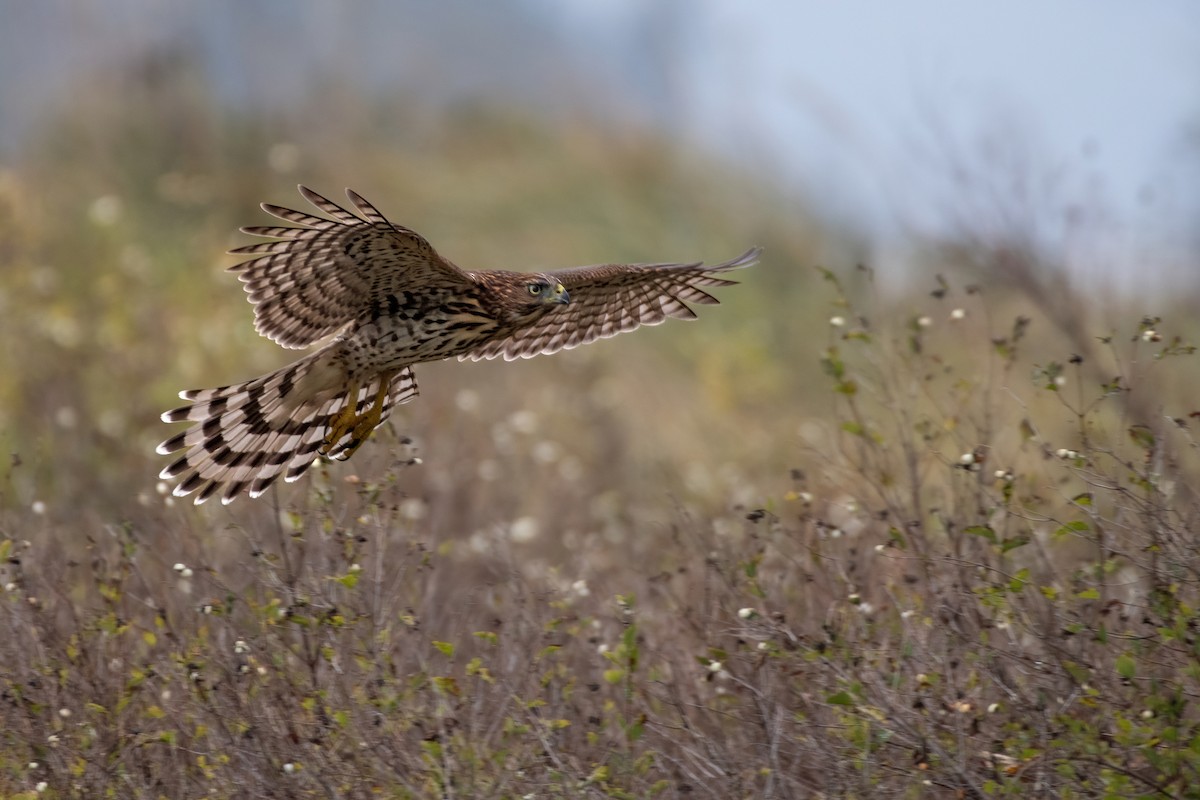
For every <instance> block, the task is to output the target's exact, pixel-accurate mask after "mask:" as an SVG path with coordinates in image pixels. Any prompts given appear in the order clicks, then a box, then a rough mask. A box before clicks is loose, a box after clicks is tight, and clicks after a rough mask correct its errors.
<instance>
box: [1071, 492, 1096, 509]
mask: <svg viewBox="0 0 1200 800" xmlns="http://www.w3.org/2000/svg"><path fill="white" fill-rule="evenodd" d="M1071 502H1072V503H1074V504H1075V505H1077V506H1090V505H1091V504H1092V493H1091V492H1084V493H1083V494H1077V495H1075V496H1074V497H1072V498H1071Z"/></svg>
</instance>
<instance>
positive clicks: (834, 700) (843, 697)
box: [825, 691, 854, 706]
mask: <svg viewBox="0 0 1200 800" xmlns="http://www.w3.org/2000/svg"><path fill="white" fill-rule="evenodd" d="M825 702H826V703H829V704H830V705H833V706H852V705H854V698H853V697H851V696H850V693H849V692H846V691H841V692H838V693H837V694H831V695H829V697H826V698H825Z"/></svg>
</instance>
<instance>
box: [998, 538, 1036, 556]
mask: <svg viewBox="0 0 1200 800" xmlns="http://www.w3.org/2000/svg"><path fill="white" fill-rule="evenodd" d="M1027 544H1029V537H1028V536H1014V537H1012V538H1011V539H1005V540H1004V541H1002V542H1000V552H1001V553H1007V552H1009V551H1010V550H1016V549H1017V548H1018V547H1024V546H1025V545H1027Z"/></svg>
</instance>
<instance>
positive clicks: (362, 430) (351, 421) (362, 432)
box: [324, 372, 396, 461]
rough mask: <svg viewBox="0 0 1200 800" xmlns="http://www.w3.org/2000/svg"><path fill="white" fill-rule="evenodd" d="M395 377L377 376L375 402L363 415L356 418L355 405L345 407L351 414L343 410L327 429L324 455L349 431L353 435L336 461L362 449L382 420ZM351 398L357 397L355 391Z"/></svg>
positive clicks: (386, 374) (391, 374)
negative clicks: (377, 383) (384, 406)
mask: <svg viewBox="0 0 1200 800" xmlns="http://www.w3.org/2000/svg"><path fill="white" fill-rule="evenodd" d="M395 375H396V373H394V372H385V373H383V374H381V375H380V376H379V388H378V389H377V390H376V391H375V402H373V403H372V404H371V407H370V408H368V409H367V411H366V413H365V414H363V415H362V416H358V414H357V413H355V412H356V410H357V403H355V404H353V405H348V406H347V407H346V408H347V409H349V411H350V412H351V413H350V414H349V415H347V414H346V412H345V410H343V411H342V413H341V414H339V415H338V416H337V418H336V419H335V420H334V422H333V425H332V426H331V427H330V429H329V435H328V436H326V437H325V445H324V452H325V453H328V452H329V450H330V449H332V448H333V447H334V445H336V444H337V442H338V440H339V439H341V438H342V437H343V436H345V435H346V434H347V433H349V432H350V431H351V430H353V435H352V437H351V439H350V442H349V443H348V444H347V445H346V447H345V448H343V449H342V451H341V452H340V453H338V454H337V458H338V460H339V461H345V460H346V459H348V458H350V456H352V455H354V452H355V451H356V450H358V448H360V447H362V443H363V442H365V441H366V440H367V437H368V436H370V435H371V431H373V430H375V428H376V427H377V426H378V425H379V422H380V420H381V419H382V418H383V404H384V402H385V401H386V400H387V396H388V391H389V390H390V389H391V384H392V378H393V377H395ZM351 396H352V397H354V398H357V397H358V392H357V389H356V390H355V392H354V394H353V395H351ZM335 434H336V436H335Z"/></svg>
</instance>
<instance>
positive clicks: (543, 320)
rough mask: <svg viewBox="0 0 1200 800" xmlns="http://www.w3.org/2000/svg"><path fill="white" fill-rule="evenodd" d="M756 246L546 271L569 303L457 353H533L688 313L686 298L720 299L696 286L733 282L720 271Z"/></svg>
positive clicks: (752, 254)
mask: <svg viewBox="0 0 1200 800" xmlns="http://www.w3.org/2000/svg"><path fill="white" fill-rule="evenodd" d="M761 252H762V250H761V248H757V247H756V248H754V249H752V250H748V251H746V252H745V253H743V254H742V255H740V256H738V257H737V258H735V259H733V260H732V261H726V262H725V263H723V264H714V265H712V266H705V265H704V264H703V263H700V262H697V263H694V264H602V265H599V266H594V267H575V268H574V269H564V270H558V271H555V272H548V273H546V274H547V275H548V276H550V277H552V278H557V279H558V280H559V281H561V282H562V284H563V286H564V287H565V288H566V290H567V292H568V293H569V294H570V296H571V301H570V303H568V304H565V305H552V306H544V307H541V308H539V309H537V310H536V311H534V312H533V313H531V314H529V315H528V316H526V317H523V318H521V319H520V320H519V324H518V327H517V328H516V330H515V331H514V332H513V333H512V334H510V335H508V336H506V337H504V338H501V339H494V340H492V341H490V342H487V343H486V344H483V345H480V346H479V347H477V348H475V349H473V350H471V351H470V352H468V353H466V354H464V355H462V356H459V358H460V359H471V360H473V361H478V360H480V359H484V358H496V357H499V356H503V357H504V359H505V360H506V361H512V360H513V359H516V358H532V357H533V356H537V355H546V354H549V353H555V352H558V351H559V350H565V349H570V348H572V347H578V346H579V345H581V344H587V343H588V342H592V341H595V340H596V339H602V338H606V337H609V336H616V335H617V334H618V333H624V332H625V331H631V330H633V329H634V328H637V327H639V326H641V325H658V324H659V323H661V322H665V321H666V320H667V319H668V318H670V317H675V318H678V319H692V318H694V317H695V316H696V312H694V311H692V309H691V308H689V307H688V305H687V304H688V303H689V302H691V303H700V304H703V305H713V304H715V303H717V302H719V301H718V300H717V299H716V298H715V297H713V296H712V295H711V294H709V293H708V292H706V291H704V289H702V288H700V287H712V286H729V285H732V284H734V283H737V281H731V280H728V279H727V278H722V277H719V274H720V273H724V272H729V271H730V270H735V269H741V268H743V267H748V266H750V265H752V264H753V263H754V262H755V261H756V260H757V259H758V256H759V253H761Z"/></svg>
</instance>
